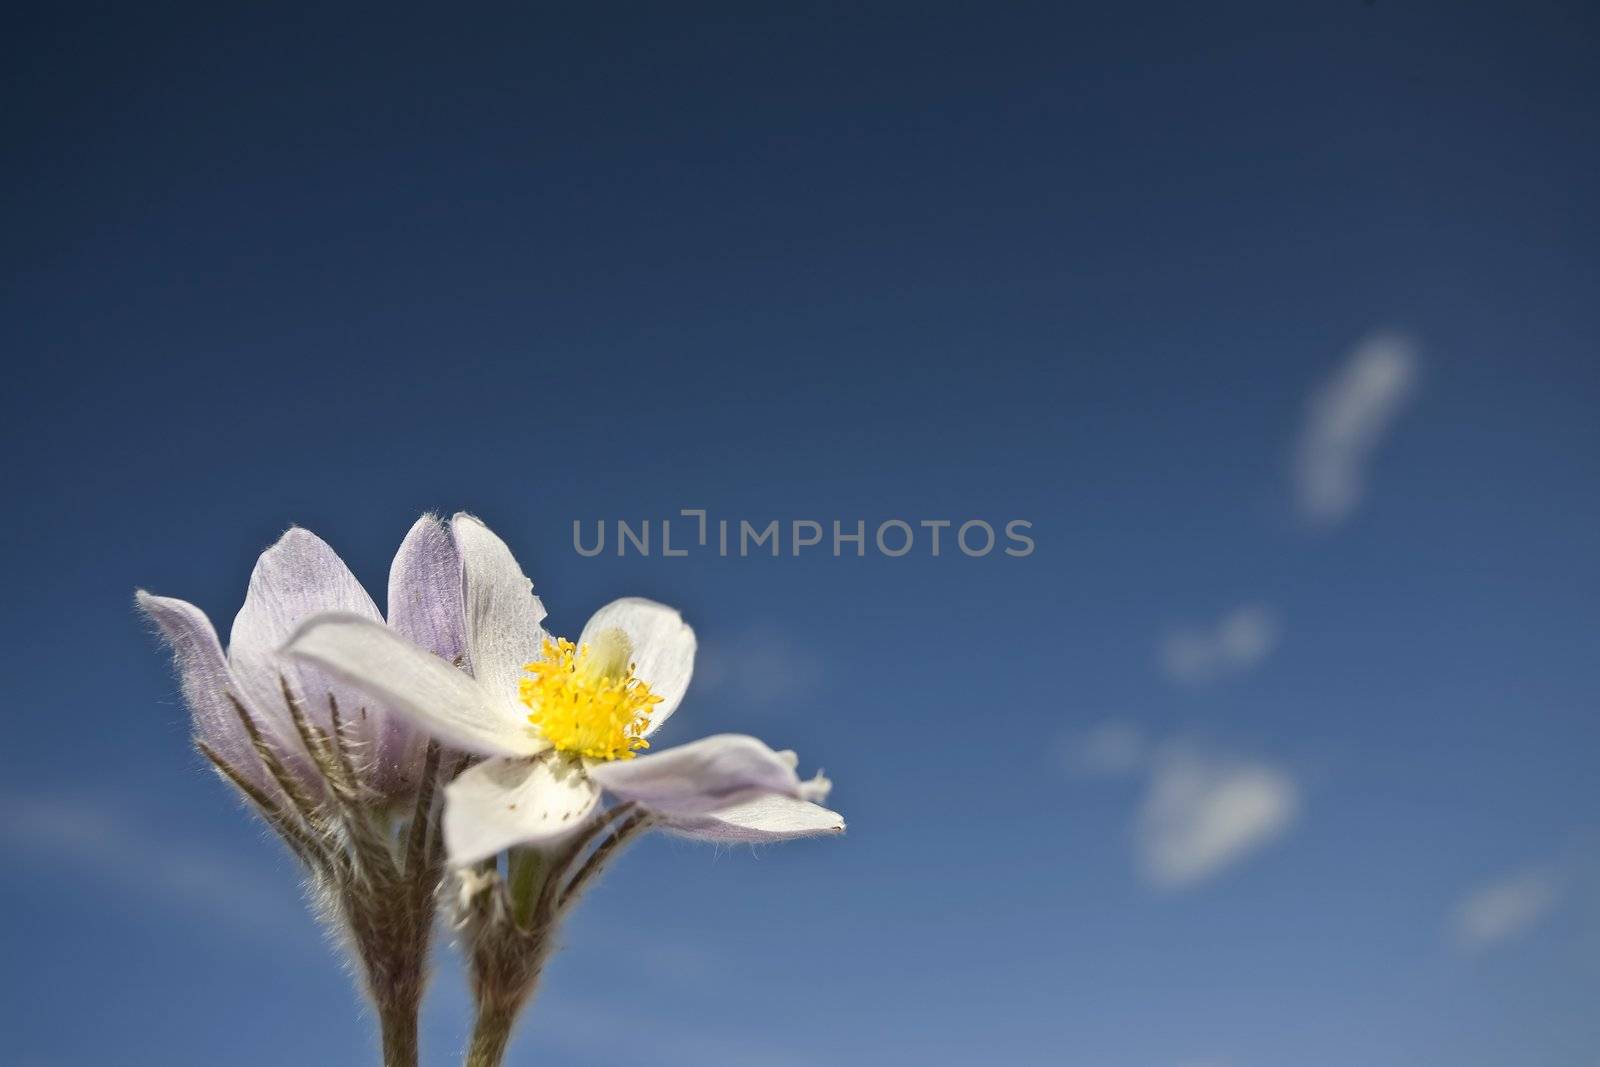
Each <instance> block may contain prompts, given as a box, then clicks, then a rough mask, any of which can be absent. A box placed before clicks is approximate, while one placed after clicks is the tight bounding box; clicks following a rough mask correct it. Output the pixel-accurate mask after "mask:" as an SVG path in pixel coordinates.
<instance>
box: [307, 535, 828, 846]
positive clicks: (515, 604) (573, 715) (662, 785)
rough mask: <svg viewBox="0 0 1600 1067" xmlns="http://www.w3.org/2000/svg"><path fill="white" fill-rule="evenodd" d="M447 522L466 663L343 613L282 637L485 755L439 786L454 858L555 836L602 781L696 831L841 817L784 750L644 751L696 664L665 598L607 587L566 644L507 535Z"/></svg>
mask: <svg viewBox="0 0 1600 1067" xmlns="http://www.w3.org/2000/svg"><path fill="white" fill-rule="evenodd" d="M450 530H451V533H452V535H453V537H454V541H455V545H456V549H457V551H458V553H459V554H460V557H461V560H462V564H463V574H464V595H463V607H464V610H465V613H466V650H465V651H466V656H465V660H466V667H467V668H468V670H461V669H458V668H457V667H456V666H455V665H453V664H452V663H450V662H448V661H447V660H445V659H443V658H441V657H439V656H437V655H435V654H434V653H432V652H430V651H427V650H425V649H423V648H419V647H417V645H415V644H413V643H412V642H410V641H407V640H405V639H404V638H403V637H401V636H399V635H397V634H396V633H395V632H394V631H392V630H391V629H389V628H388V627H385V626H383V625H382V624H381V623H378V622H375V621H374V620H372V619H370V618H366V617H363V616H360V615H355V614H350V613H348V612H336V613H330V614H325V615H321V616H318V617H316V618H313V619H309V620H307V621H306V622H305V623H304V624H303V625H302V626H301V627H300V628H299V629H298V630H297V631H296V633H295V634H294V635H293V637H291V638H290V640H289V641H288V643H287V644H286V645H285V647H284V651H285V652H286V653H287V654H288V655H290V656H291V657H294V658H297V659H300V660H303V661H306V662H308V663H311V664H315V665H316V666H317V667H320V668H322V669H323V670H325V671H327V672H328V673H329V674H331V675H333V676H334V677H336V678H338V679H340V680H342V681H344V682H347V683H349V684H350V685H353V686H356V687H358V688H360V689H363V690H365V691H366V692H367V693H369V694H370V695H371V696H372V697H374V698H376V699H377V700H380V701H381V702H383V703H384V704H385V705H386V706H388V707H389V708H391V709H394V710H395V711H397V712H399V713H401V714H404V715H407V716H409V717H410V718H411V719H412V720H413V721H415V722H416V723H417V725H418V726H420V727H421V728H422V729H423V730H425V731H426V732H428V733H430V734H432V735H433V736H434V737H436V738H438V739H439V740H440V741H442V742H444V743H445V744H447V745H450V746H453V747H455V748H458V749H461V750H463V751H466V752H473V753H477V754H479V755H483V756H487V757H489V758H488V759H487V760H485V761H484V762H482V763H480V764H478V765H477V766H475V767H473V768H471V769H470V770H468V771H466V772H465V773H463V774H462V775H461V776H460V777H458V778H457V779H456V780H455V781H454V782H453V783H451V785H450V786H449V787H448V788H447V790H446V808H445V814H444V835H445V844H446V847H447V848H448V850H449V854H450V859H451V862H452V863H454V864H457V865H466V864H471V863H476V862H478V861H479V860H482V859H485V858H487V857H490V856H493V855H495V854H497V853H499V852H501V851H503V850H505V849H507V848H510V847H512V846H515V845H522V844H534V843H540V842H548V841H552V840H554V839H556V838H559V837H562V836H565V835H566V834H568V833H570V832H572V831H574V830H576V829H578V828H579V827H580V826H582V825H583V824H584V823H585V822H586V821H587V820H588V819H589V817H590V816H591V815H592V814H593V813H594V812H595V810H596V809H597V807H598V805H599V802H600V796H601V792H602V790H604V791H605V792H608V793H610V794H612V795H613V796H615V797H616V798H618V799H620V800H622V801H631V802H633V803H635V804H637V805H639V806H640V807H642V808H645V809H647V810H649V811H650V812H652V813H653V814H654V816H655V817H656V819H657V820H658V821H659V822H660V823H661V824H663V825H665V826H666V827H667V828H668V829H671V830H673V831H676V832H678V833H681V834H684V835H686V836H690V837H696V838H701V839H706V840H713V841H778V840H786V839H789V838H795V837H806V836H810V835H813V834H826V833H837V832H840V831H842V830H843V829H844V820H843V818H841V817H840V816H839V815H838V814H837V813H835V812H832V811H829V810H827V809H826V808H823V807H821V806H819V805H818V804H816V803H814V801H818V800H822V799H824V798H825V797H826V795H827V791H828V786H829V783H828V782H827V780H826V779H824V778H822V777H821V776H820V775H819V776H818V777H817V778H815V779H813V780H811V781H802V780H801V779H800V778H799V777H798V775H797V774H796V773H795V766H796V763H797V760H796V758H795V756H794V754H793V753H792V752H775V751H773V750H772V749H771V748H768V747H767V746H766V745H765V744H763V743H762V742H761V741H758V740H757V739H755V738H753V737H747V736H744V735H738V734H723V735H718V736H713V737H707V738H704V739H702V740H700V741H695V742H692V743H690V744H686V745H680V746H678V747H676V748H672V749H668V750H666V751H664V752H660V753H652V754H641V753H642V752H643V750H645V749H647V748H648V747H649V740H648V739H649V738H650V736H651V735H653V734H654V733H655V732H656V731H657V730H659V729H660V728H661V725H662V723H664V722H665V721H666V720H667V718H668V717H669V716H671V715H672V713H673V712H674V711H675V710H676V709H677V707H678V704H679V703H680V702H681V701H682V699H683V695H684V692H685V690H687V689H688V687H689V677H690V675H691V674H692V673H693V670H694V653H695V637H694V631H693V630H691V629H690V628H689V627H688V626H687V625H686V624H685V623H684V622H683V620H682V619H681V618H680V617H679V615H678V613H677V612H676V611H673V610H672V609H671V608H668V607H666V606H664V605H661V604H657V603H654V602H653V601H649V600H641V599H637V598H628V599H623V600H618V601H615V602H613V603H611V604H608V605H606V606H605V607H603V608H601V609H600V610H599V611H597V612H596V613H595V615H594V617H593V618H591V619H590V620H589V622H588V624H587V625H585V626H584V628H583V632H582V634H581V635H580V636H579V638H578V640H577V642H576V643H573V642H568V641H557V640H553V639H552V638H550V637H549V636H547V635H546V634H545V632H544V630H543V629H542V627H541V625H540V624H541V622H542V621H543V619H544V615H545V612H544V606H543V605H542V604H541V603H540V601H539V598H538V597H536V596H534V595H533V587H532V583H531V582H529V581H528V579H527V578H526V577H525V576H524V575H523V573H522V570H521V568H519V567H518V566H517V562H516V560H515V559H514V558H512V555H511V552H510V550H509V549H508V548H507V547H506V546H505V543H504V542H502V541H501V540H500V539H499V538H498V537H496V536H495V535H494V534H493V533H491V532H490V531H489V529H488V527H486V526H484V525H483V523H481V522H480V521H478V520H477V519H475V518H473V517H472V516H470V515H457V516H456V517H455V518H454V520H452V522H451V527H450ZM469 671H470V673H469Z"/></svg>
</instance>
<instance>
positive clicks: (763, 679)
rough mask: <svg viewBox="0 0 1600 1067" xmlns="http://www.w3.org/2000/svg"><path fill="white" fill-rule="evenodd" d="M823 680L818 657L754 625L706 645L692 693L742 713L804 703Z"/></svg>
mask: <svg viewBox="0 0 1600 1067" xmlns="http://www.w3.org/2000/svg"><path fill="white" fill-rule="evenodd" d="M823 677H824V672H823V664H822V660H821V659H820V658H819V657H818V656H816V655H815V654H814V653H812V652H811V651H810V650H808V649H806V648H805V647H803V646H802V645H800V644H799V643H798V642H796V641H795V640H793V639H792V638H790V637H789V636H788V635H787V634H785V633H783V632H782V631H780V630H778V629H777V628H775V627H771V626H762V625H759V624H758V625H757V626H755V627H753V628H751V629H749V630H746V631H745V632H743V633H740V634H738V635H736V636H734V637H732V638H730V639H728V640H724V641H714V640H713V641H707V642H706V643H705V644H704V645H702V646H701V649H700V655H699V662H698V663H697V664H696V665H695V687H696V689H697V690H698V691H699V692H700V693H701V694H702V695H712V694H715V695H716V696H718V697H722V698H724V699H727V700H730V701H733V702H736V703H738V704H739V705H740V706H741V707H744V708H745V709H747V710H766V709H774V708H781V707H783V706H785V705H786V704H792V703H795V702H798V701H804V700H805V699H807V698H808V697H809V696H811V694H812V693H813V692H814V691H815V690H816V688H817V687H818V685H819V684H820V683H821V681H822V679H823Z"/></svg>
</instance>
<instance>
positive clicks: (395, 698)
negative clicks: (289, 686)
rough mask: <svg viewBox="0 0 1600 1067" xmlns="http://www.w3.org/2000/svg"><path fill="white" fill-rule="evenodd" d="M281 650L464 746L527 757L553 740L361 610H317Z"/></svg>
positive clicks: (462, 674) (488, 753) (485, 752)
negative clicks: (321, 612)
mask: <svg viewBox="0 0 1600 1067" xmlns="http://www.w3.org/2000/svg"><path fill="white" fill-rule="evenodd" d="M284 651H285V652H286V653H287V654H288V655H289V656H290V657H292V658H293V659H295V660H300V661H309V662H310V663H314V664H316V665H317V666H319V667H321V668H323V669H324V670H325V671H327V672H328V674H330V675H331V676H333V677H335V678H337V679H339V680H340V681H341V682H343V683H345V684H348V685H350V686H353V687H357V688H359V689H362V690H365V691H366V693H367V694H368V695H369V701H372V702H377V703H382V704H385V705H387V706H388V707H389V708H391V709H392V710H393V711H395V712H397V713H400V714H404V715H408V716H410V717H411V719H412V721H413V722H415V723H416V724H417V726H418V727H420V728H421V729H422V730H424V731H426V732H427V733H429V734H431V735H433V736H434V737H437V738H438V739H439V740H440V741H443V742H445V743H446V744H448V745H453V746H455V747H456V748H459V749H461V750H462V751H464V752H477V753H481V754H482V755H486V756H532V755H535V754H537V753H540V752H543V751H545V750H547V749H548V748H549V747H550V745H549V742H547V741H545V740H544V739H543V738H541V737H540V736H539V735H538V731H537V730H535V729H534V728H533V726H532V725H531V724H530V723H529V722H528V718H527V715H526V709H524V714H522V715H520V716H518V715H507V714H505V712H504V709H503V708H502V707H501V706H500V705H499V704H497V703H496V702H494V701H493V700H491V699H490V698H489V695H488V694H487V693H485V692H484V691H483V686H482V684H481V683H479V682H478V681H476V680H475V679H474V678H473V677H472V676H471V675H469V674H467V672H465V671H463V670H461V669H460V668H458V667H456V666H454V665H453V664H449V663H446V662H445V661H444V660H442V659H440V658H439V657H438V656H435V655H434V654H433V653H432V652H425V651H423V650H422V649H420V648H418V647H417V646H416V645H413V644H412V643H411V642H410V641H407V640H406V639H405V638H403V637H400V636H399V635H398V634H396V633H395V632H394V631H393V630H391V629H389V628H388V627H387V626H385V625H384V624H383V623H381V622H373V621H372V620H370V619H364V618H362V617H361V616H359V615H348V614H346V615H340V614H332V615H318V616H316V617H315V618H312V619H308V620H306V622H305V623H304V625H302V626H301V627H300V629H299V630H297V631H295V633H294V634H293V636H292V637H291V638H290V639H289V642H288V643H287V644H286V645H285V647H284Z"/></svg>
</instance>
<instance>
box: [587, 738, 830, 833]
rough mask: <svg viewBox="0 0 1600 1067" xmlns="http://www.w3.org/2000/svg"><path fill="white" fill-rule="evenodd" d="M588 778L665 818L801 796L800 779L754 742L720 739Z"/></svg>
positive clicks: (594, 770)
mask: <svg viewBox="0 0 1600 1067" xmlns="http://www.w3.org/2000/svg"><path fill="white" fill-rule="evenodd" d="M589 775H590V777H592V778H593V779H594V780H595V781H596V782H598V783H600V785H601V786H602V787H603V788H604V789H606V790H607V791H609V792H611V793H614V794H616V795H617V796H618V797H621V798H622V799H624V800H633V801H637V802H638V803H640V804H642V805H644V806H645V807H647V808H649V809H650V810H652V811H656V812H660V813H662V814H667V815H701V814H704V813H706V812H709V811H717V810H719V809H721V808H726V807H729V806H731V805H733V804H738V803H741V802H743V801H746V800H753V799H755V798H756V797H759V796H762V795H765V794H767V793H781V794H783V795H785V796H799V795H800V792H801V788H802V787H801V783H800V779H799V778H798V777H797V776H796V775H795V773H794V768H793V767H791V766H790V765H789V762H788V761H787V760H785V759H784V758H783V757H782V756H781V755H780V754H779V753H777V752H774V751H772V749H770V748H768V747H767V746H766V745H765V744H763V743H762V742H760V741H758V740H756V739H755V738H754V737H747V736H745V735H744V734H717V735H716V736H714V737H706V738H702V739H701V740H699V741H692V742H690V743H689V744H687V745H679V746H678V747H677V748H669V749H667V750H666V751H665V752H659V753H656V754H655V755H651V756H639V757H637V758H635V759H631V760H612V761H611V762H609V763H596V764H594V765H592V766H591V767H590V768H589Z"/></svg>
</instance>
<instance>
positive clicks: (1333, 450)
mask: <svg viewBox="0 0 1600 1067" xmlns="http://www.w3.org/2000/svg"><path fill="white" fill-rule="evenodd" d="M1416 379H1417V357H1416V349H1415V346H1414V345H1413V344H1412V343H1411V341H1410V340H1408V339H1407V338H1405V337H1402V336H1399V335H1398V334H1387V333H1384V334H1376V335H1374V336H1372V337H1369V338H1367V339H1366V340H1365V341H1363V342H1362V343H1361V344H1360V345H1359V346H1357V348H1356V350H1355V351H1354V352H1353V353H1352V354H1351V356H1350V358H1349V359H1348V360H1346V361H1345V363H1344V365H1343V366H1342V367H1340V368H1339V370H1338V371H1337V372H1336V373H1335V374H1334V376H1333V377H1332V378H1331V379H1329V380H1328V381H1327V382H1325V383H1324V384H1323V385H1322V386H1321V387H1320V388H1319V389H1318V390H1317V391H1316V393H1315V394H1314V395H1313V396H1312V398H1311V406H1310V410H1309V411H1308V412H1307V417H1306V422H1305V426H1304V429H1303V430H1302V431H1301V434H1300V441H1299V445H1298V446H1297V449H1296V451H1295V456H1294V481H1295V494H1296V497H1297V502H1298V504H1299V509H1300V513H1301V514H1302V515H1304V516H1305V517H1306V518H1307V519H1309V520H1310V521H1312V522H1317V523H1322V524H1332V523H1336V522H1338V521H1340V520H1341V519H1344V518H1346V517H1348V516H1349V515H1350V513H1351V512H1353V511H1354V510H1355V508H1356V505H1357V504H1359V503H1360V502H1361V495H1362V492H1363V490H1364V489H1365V485H1366V470H1367V465H1368V462H1369V461H1370V460H1371V458H1372V454H1373V452H1374V451H1375V450H1376V449H1377V447H1378V444H1379V442H1380V441H1381V440H1382V439H1383V434H1384V432H1385V431H1386V430H1387V429H1388V428H1389V425H1390V423H1392V422H1393V421H1394V418H1395V416H1396V414H1398V413H1399V411H1400V409H1401V407H1402V406H1403V405H1404V404H1405V402H1406V400H1407V398H1408V397H1409V396H1410V395H1411V393H1412V391H1413V389H1414V388H1415V385H1416Z"/></svg>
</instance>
